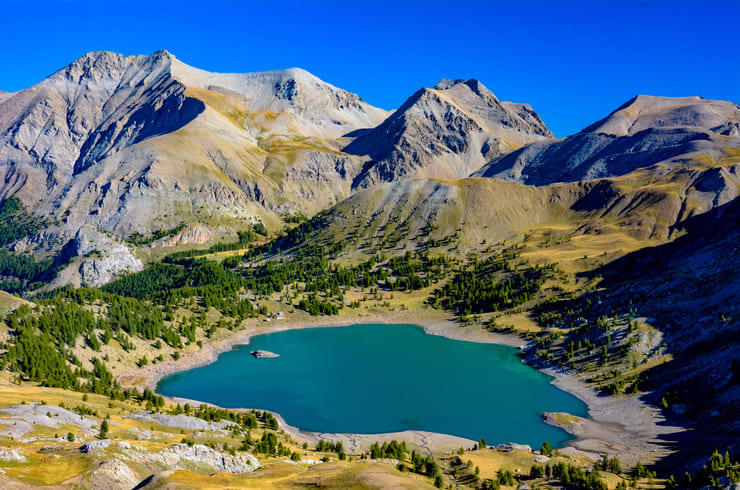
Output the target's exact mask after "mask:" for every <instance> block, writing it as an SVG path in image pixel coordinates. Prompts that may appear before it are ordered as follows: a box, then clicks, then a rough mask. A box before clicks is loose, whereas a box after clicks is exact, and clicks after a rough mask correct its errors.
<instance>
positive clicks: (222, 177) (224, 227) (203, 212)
mask: <svg viewBox="0 0 740 490" xmlns="http://www.w3.org/2000/svg"><path fill="white" fill-rule="evenodd" d="M739 118H740V109H739V108H738V106H737V105H736V104H733V103H730V102H722V101H712V100H705V99H701V98H698V97H689V98H678V99H671V98H665V97H650V96H638V97H636V98H634V99H633V100H631V101H628V102H627V103H626V104H624V105H623V106H622V107H620V108H618V109H617V110H615V111H614V112H613V113H612V114H610V115H609V116H607V117H606V118H604V119H603V120H601V121H598V122H596V123H594V124H592V125H591V126H589V127H587V128H586V129H584V130H583V131H581V132H580V133H578V134H575V135H572V136H569V137H567V138H563V139H556V138H554V137H553V135H552V133H551V132H550V131H549V130H548V129H547V127H546V126H545V124H544V123H543V121H542V120H541V118H540V117H539V116H538V115H537V113H536V112H535V111H534V110H533V109H532V108H531V107H530V106H528V105H526V104H514V103H510V102H503V101H500V100H499V99H498V98H496V96H495V95H494V94H493V93H492V92H491V91H490V90H488V89H487V88H486V87H485V86H483V84H482V83H480V82H479V81H477V80H450V79H443V80H442V81H441V82H439V83H438V84H437V85H435V86H434V87H433V88H431V89H430V88H422V89H420V90H418V91H417V92H416V93H414V94H413V95H412V96H411V97H409V99H408V100H407V101H406V102H405V103H404V104H403V105H402V106H401V107H399V108H398V109H397V110H395V111H392V112H388V111H385V110H383V109H379V108H376V107H373V106H371V105H370V104H368V103H366V102H365V101H363V100H362V99H361V98H360V97H358V96H357V95H355V94H352V93H350V92H347V91H344V90H341V89H339V88H336V87H334V86H332V85H330V84H328V83H325V82H323V81H321V80H319V79H318V78H316V77H315V76H313V75H311V74H310V73H308V72H306V71H304V70H300V69H295V68H294V69H288V70H276V71H269V72H261V73H251V74H219V73H209V72H206V71H202V70H199V69H196V68H193V67H190V66H188V65H186V64H184V63H182V62H181V61H179V60H178V59H177V58H175V57H174V56H173V55H171V54H170V53H168V52H167V51H158V52H156V53H154V54H152V55H150V56H123V55H120V54H116V53H111V52H93V53H90V54H87V55H85V56H83V57H81V58H80V59H78V60H76V61H74V62H73V63H72V64H70V65H69V66H67V67H65V68H63V69H61V70H59V71H58V72H56V73H54V74H52V75H51V76H49V77H48V78H47V79H45V80H43V81H42V82H40V83H38V84H36V85H34V86H33V87H30V88H28V89H26V90H22V91H20V92H17V93H3V94H1V95H0V176H1V177H2V179H1V180H0V197H1V198H7V197H9V196H17V197H19V198H20V199H21V200H22V201H23V202H24V203H25V205H26V206H27V207H28V209H30V210H31V211H32V212H33V213H34V214H35V215H37V216H42V217H44V218H46V219H47V220H48V221H47V223H48V226H47V227H46V228H45V229H44V230H42V231H40V232H39V233H38V234H36V235H35V236H31V237H27V238H25V239H24V240H22V241H20V242H18V243H16V244H14V245H11V248H13V249H14V250H16V251H23V250H28V251H31V250H33V251H35V252H36V253H41V254H44V253H46V254H55V253H57V252H58V251H59V250H61V248H62V247H64V246H65V244H68V243H69V242H70V240H74V239H75V237H77V235H78V234H79V233H80V231H81V230H82V232H83V235H85V236H87V239H89V238H90V236H91V235H97V236H98V238H97V240H103V238H102V235H100V233H108V234H110V236H109V238H112V239H114V240H118V241H121V240H123V239H125V238H126V237H128V236H130V235H131V234H133V233H137V234H143V235H150V234H153V233H156V232H162V231H163V230H164V231H166V230H169V229H178V230H180V232H179V233H178V234H176V236H174V237H173V238H172V239H169V240H167V241H166V244H167V245H169V246H172V245H178V244H180V245H183V244H188V243H195V244H198V243H204V242H214V241H217V240H219V239H226V240H229V239H232V238H230V237H233V236H235V232H236V231H238V230H239V229H243V227H244V226H245V224H249V223H256V222H263V223H264V224H265V225H267V227H268V228H269V229H273V230H274V229H278V228H279V227H280V226H282V225H281V223H282V221H283V219H285V218H286V217H288V216H291V215H294V214H298V213H300V214H304V215H307V216H311V215H313V214H315V213H316V212H318V211H320V210H322V209H326V208H330V207H331V206H333V205H335V204H337V203H340V202H341V201H343V200H345V199H347V198H349V197H350V196H355V195H356V197H353V199H354V201H353V202H357V201H358V200H361V199H363V197H362V196H364V195H372V194H363V193H364V192H365V191H366V190H370V189H373V188H375V187H377V186H381V188H382V189H387V190H388V192H390V193H391V195H397V196H401V197H399V198H403V199H407V198H408V196H405V194H404V193H405V192H407V191H409V189H416V188H419V186H421V187H420V188H434V189H439V186H440V185H441V186H444V185H447V184H422V183H415V184H412V183H409V182H408V180H409V179H420V178H421V179H448V180H449V179H453V180H454V179H459V178H464V177H468V176H478V177H492V178H495V179H505V180H511V181H513V182H517V183H521V184H526V185H527V186H548V185H551V184H557V183H578V182H583V181H594V179H602V180H603V179H610V178H618V177H620V176H625V175H628V174H633V177H634V176H636V175H638V174H640V175H642V177H640V178H641V179H642V181H644V182H646V183H647V182H648V181H651V180H656V179H657V180H661V179H663V180H665V179H668V180H671V179H673V180H674V181H676V179H678V180H680V181H681V182H682V184H681V186H682V189H681V190H680V191H677V192H679V194H680V197H679V199H678V201H680V202H675V203H672V204H671V206H674V207H675V206H679V208H680V209H679V210H678V211H676V212H674V213H673V216H670V217H666V220H667V221H668V222H667V223H664V224H662V225H656V226H658V227H662V228H665V230H664V235H666V234H667V228H670V227H672V226H675V224H676V223H677V222H679V221H681V219H684V218H685V217H687V216H689V215H691V214H693V213H698V212H702V211H706V210H707V209H709V208H712V207H714V206H717V205H721V204H723V203H725V202H728V201H730V200H732V199H734V198H735V197H737V193H738V176H737V165H736V164H724V163H723V162H726V161H730V162H732V161H733V160H732V158H733V157H734V156H736V155H737V153H738V151H740V133H739V131H740V129H739V126H738V124H739V123H738V120H739ZM728 159H729V160H728ZM688 169H691V170H690V172H691V176H685V175H683V174H682V172H681V171H680V170H683V171H689V170H688ZM641 172H642V174H641ZM671 176H675V178H674V177H671ZM633 180H634V179H633ZM388 185H390V186H391V187H388ZM486 185H488V184H486ZM491 185H494V186H495V185H500V184H491ZM615 185H618V183H617V182H616V181H610V182H609V183H604V184H603V185H601V186H598V185H597V186H595V188H598V189H600V190H601V192H602V193H604V194H603V195H600V196H597V197H596V198H595V199H596V201H595V202H593V199H592V200H591V201H589V202H590V203H591V204H589V205H595V207H596V208H599V207H604V208H605V209H606V210H607V211H606V212H607V213H611V214H619V213H621V214H624V213H625V212H627V211H626V210H629V209H634V208H635V204H634V202H633V201H634V199H641V198H642V197H641V196H633V197H631V198H628V196H623V195H620V193H619V192H617V191H613V189H612V188H613V187H614V186H615ZM394 186H395V187H394ZM592 186H593V184H589V185H587V186H586V187H589V188H591V187H592ZM576 187H579V188H581V190H572V189H571V190H568V191H567V192H568V193H569V195H571V196H578V197H579V199H580V198H584V196H585V195H586V194H587V193H588V192H587V191H586V190H585V187H584V186H583V185H580V184H579V185H577V186H576ZM609 189H612V190H609ZM415 192H416V191H415ZM519 192H520V193H523V194H528V193H529V192H531V191H530V190H528V189H526V190H521V191H519ZM557 192H560V191H557ZM589 192H591V193H590V194H589V195H591V196H592V197H593V195H594V194H593V192H592V191H589ZM494 194H497V193H495V192H494ZM446 199H448V201H449V199H450V196H448V197H447V198H446ZM673 200H674V201H675V199H673ZM422 201H423V199H422ZM571 201H572V199H571ZM430 202H436V201H435V200H434V199H431V201H430ZM573 202H575V201H573ZM578 202H580V204H579V206H584V205H585V201H583V199H581V200H580V201H578ZM510 204H514V205H516V203H510ZM483 207H485V205H484V206H482V207H479V208H475V209H481V210H482V208H483ZM622 208H623V209H622ZM620 209H621V211H619V212H618V210H620ZM429 212H431V211H430V210H429V209H427V210H426V211H425V213H429ZM435 212H439V211H438V210H437V211H435ZM470 212H471V211H470V210H469V209H468V210H467V211H466V213H470ZM474 212H477V211H474ZM525 214H526V213H525ZM427 217H428V216H427ZM530 217H531V216H530ZM528 219H529V218H528ZM512 225H516V226H518V225H517V223H516V220H513V221H512ZM516 226H514V227H516ZM183 230H184V231H183ZM93 241H95V240H93ZM122 246H124V247H125V245H122ZM68 248H69V247H68ZM78 248H79V247H78ZM93 248H94V246H93ZM132 253H133V251H132ZM118 262H120V261H118V260H114V261H113V262H112V263H110V264H109V265H108V266H102V265H101V266H99V267H93V268H92V269H91V268H90V267H88V270H95V269H100V270H108V272H110V273H103V275H104V280H109V279H111V278H113V277H115V276H116V275H118V274H120V273H121V272H122V271H125V270H127V269H131V268H132V267H133V269H134V270H135V269H136V268H137V266H136V264H137V262H136V260H133V259H132V258H131V257H129V259H127V260H124V261H123V262H124V263H125V264H123V265H122V264H118ZM117 264H118V265H117ZM75 277H76V274H71V276H70V277H68V278H64V279H62V282H65V281H72V282H79V280H78V279H75ZM84 281H87V282H91V283H95V284H99V283H101V280H99V279H95V277H92V276H90V275H89V274H87V275H86V279H85V280H84Z"/></svg>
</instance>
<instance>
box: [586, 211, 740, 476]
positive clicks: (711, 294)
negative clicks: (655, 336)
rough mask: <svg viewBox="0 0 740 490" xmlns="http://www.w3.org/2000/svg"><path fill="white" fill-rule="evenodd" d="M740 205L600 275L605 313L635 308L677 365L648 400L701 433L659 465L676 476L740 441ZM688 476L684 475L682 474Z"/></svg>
mask: <svg viewBox="0 0 740 490" xmlns="http://www.w3.org/2000/svg"><path fill="white" fill-rule="evenodd" d="M739 224H740V199H735V200H734V201H731V202H730V203H728V204H725V205H723V206H720V207H717V208H715V209H713V210H712V211H709V212H707V213H704V214H702V215H698V216H694V217H691V218H689V219H687V220H685V221H683V222H681V223H680V224H678V225H677V228H678V229H677V230H675V231H676V232H677V233H679V234H680V236H679V238H677V239H676V240H674V241H672V242H671V243H667V244H664V245H660V246H656V247H650V248H645V249H642V250H639V251H636V252H633V253H631V254H628V255H626V256H624V257H622V258H620V259H618V260H615V261H614V262H611V263H610V264H607V265H605V266H604V267H601V268H600V269H597V270H595V271H593V273H592V274H595V275H596V274H598V275H601V276H602V277H603V281H602V282H601V286H602V287H604V288H605V293H606V294H605V295H604V296H605V297H606V298H607V299H606V300H605V302H604V304H602V305H600V308H603V309H604V310H607V311H608V309H610V308H611V309H625V308H626V309H633V310H635V311H636V313H637V315H639V316H644V317H648V318H649V319H650V323H651V324H653V325H654V326H655V327H657V328H658V329H659V330H660V331H662V332H663V334H664V335H665V344H666V348H667V353H668V354H671V355H672V356H673V360H672V361H670V362H667V363H665V364H662V365H659V366H655V367H653V368H651V369H650V370H648V371H646V372H645V373H644V374H645V375H646V376H645V377H644V379H642V380H641V382H640V389H641V390H642V391H645V392H646V394H644V395H643V399H644V400H645V401H647V402H648V403H651V404H654V405H658V406H660V405H661V404H662V400H663V399H665V400H666V405H668V408H665V409H664V410H663V412H664V414H665V416H666V418H667V423H668V424H669V425H682V426H685V427H689V428H691V429H693V430H692V431H689V432H686V433H684V434H682V435H680V436H679V437H680V440H679V441H677V442H678V443H679V444H680V445H681V449H682V451H681V452H680V453H678V454H675V455H673V456H671V457H668V458H666V459H664V460H663V461H661V463H660V464H659V467H661V468H663V469H665V471H666V473H674V474H676V476H678V475H680V474H683V468H684V467H685V465H686V464H687V463H704V462H705V461H706V459H707V458H708V457H709V456H710V455H711V453H712V451H713V450H714V449H720V450H722V451H724V449H726V448H732V447H733V446H735V447H734V448H733V449H731V450H732V451H733V452H734V453H736V452H737V450H738V447H737V441H738V440H740V420H738V416H737V415H738V414H739V413H740V265H739V264H738V251H739V250H740V227H738V225H739ZM679 470H680V471H679Z"/></svg>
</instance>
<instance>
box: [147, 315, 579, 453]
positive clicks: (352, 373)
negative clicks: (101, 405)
mask: <svg viewBox="0 0 740 490" xmlns="http://www.w3.org/2000/svg"><path fill="white" fill-rule="evenodd" d="M257 349H261V350H267V351H271V352H275V353H277V354H280V357H278V358H275V359H256V358H254V357H252V356H251V355H250V354H249V352H250V351H252V350H257ZM550 379H551V378H550V377H549V376H546V375H544V374H542V373H540V372H539V371H537V370H535V369H533V368H531V367H529V366H527V365H525V364H523V363H522V362H521V360H520V359H519V357H518V356H517V349H514V348H512V347H505V346H500V345H491V344H478V343H472V342H460V341H456V340H450V339H446V338H443V337H438V336H433V335H426V334H425V333H424V331H423V330H422V329H421V328H420V327H418V326H415V325H354V326H350V327H338V328H312V329H302V330H289V331H285V332H278V333H272V334H268V335H260V336H258V337H253V338H252V339H251V341H250V344H249V345H243V346H237V347H236V348H235V349H234V350H232V351H230V352H225V353H223V354H221V355H220V356H219V358H218V360H217V361H216V362H214V363H213V364H210V365H208V366H205V367H201V368H196V369H192V370H190V371H184V372H181V373H177V374H173V375H171V376H169V377H167V378H165V379H163V380H162V381H161V382H160V384H159V392H160V393H162V394H164V395H170V396H179V397H184V398H191V399H195V400H202V401H207V402H210V403H214V404H216V405H220V406H223V407H230V408H237V407H247V408H259V409H267V410H270V411H275V412H278V413H280V414H281V415H282V416H283V418H284V419H285V421H286V422H287V423H289V424H290V425H293V426H296V427H300V428H301V429H305V430H310V431H318V432H353V433H364V434H377V433H382V432H395V431H401V430H407V429H411V430H426V431H431V432H441V433H444V434H453V435H457V436H461V437H467V438H470V439H473V440H478V439H480V438H481V437H484V438H485V439H486V441H487V442H488V443H489V444H499V443H505V442H517V443H521V444H530V445H532V446H533V447H536V448H539V447H540V445H541V444H542V443H543V442H544V441H550V443H551V444H553V445H560V444H561V443H563V442H564V441H566V440H568V438H569V436H568V434H567V433H565V432H564V431H562V430H560V429H557V428H555V427H552V426H549V425H547V424H545V423H544V422H542V420H541V418H540V415H539V414H540V412H568V413H571V414H574V415H580V416H585V415H586V406H585V404H584V403H583V402H581V401H580V400H578V399H576V398H575V397H573V396H571V395H569V394H567V393H565V392H563V391H560V390H558V389H556V388H555V387H553V386H552V385H550V384H549V381H550Z"/></svg>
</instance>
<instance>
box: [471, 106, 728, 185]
mask: <svg viewBox="0 0 740 490" xmlns="http://www.w3.org/2000/svg"><path fill="white" fill-rule="evenodd" d="M739 125H740V106H738V105H736V104H733V103H731V102H724V101H715V100H707V99H702V98H699V97H686V98H675V99H674V98H668V97H650V96H644V95H640V96H638V97H636V98H634V99H632V100H630V101H629V102H627V103H626V104H624V105H623V106H622V107H620V108H618V109H617V110H616V111H614V112H613V113H611V114H610V115H609V116H608V117H606V118H605V119H602V120H601V121H599V122H597V123H594V124H592V125H591V126H589V127H587V128H586V129H584V130H583V131H581V132H580V133H578V134H575V135H573V136H569V137H568V138H565V139H561V140H554V141H538V142H534V143H531V144H529V145H526V146H524V147H523V148H521V149H519V150H517V151H514V152H513V153H510V154H508V155H503V156H501V157H499V158H497V159H494V160H493V161H491V162H490V163H488V164H486V165H485V166H484V167H483V168H481V169H480V170H479V171H477V172H475V173H474V175H475V176H481V177H493V178H498V179H507V180H513V181H515V182H521V183H524V184H529V185H548V184H552V183H555V182H576V181H580V180H590V179H598V178H604V177H614V176H620V175H625V174H627V173H630V172H632V171H634V170H637V169H642V168H648V167H651V166H654V165H657V164H662V165H667V166H669V167H672V166H676V165H681V164H684V163H687V162H692V161H698V160H697V159H705V160H706V159H708V160H716V159H721V158H723V157H726V156H728V155H732V154H733V152H735V151H737V149H738V148H740V130H739V129H738V128H739V127H740V126H739ZM728 149H729V153H728Z"/></svg>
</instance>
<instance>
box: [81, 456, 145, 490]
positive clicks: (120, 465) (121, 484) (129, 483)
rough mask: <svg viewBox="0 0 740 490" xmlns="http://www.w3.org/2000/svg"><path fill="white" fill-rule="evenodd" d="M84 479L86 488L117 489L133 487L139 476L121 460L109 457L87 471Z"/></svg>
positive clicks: (137, 482) (139, 479)
mask: <svg viewBox="0 0 740 490" xmlns="http://www.w3.org/2000/svg"><path fill="white" fill-rule="evenodd" d="M84 481H85V482H86V483H87V485H85V486H86V487H88V488H95V489H104V490H107V489H110V490H114V489H116V490H117V489H124V488H125V489H131V488H135V487H136V486H137V485H138V484H139V481H141V478H139V475H137V474H136V473H134V472H133V470H132V469H131V468H129V467H128V466H127V465H126V463H124V462H123V461H120V460H118V459H110V460H106V461H103V462H102V463H100V465H98V467H97V468H95V469H93V470H90V471H89V472H87V473H86V474H85V475H84Z"/></svg>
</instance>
